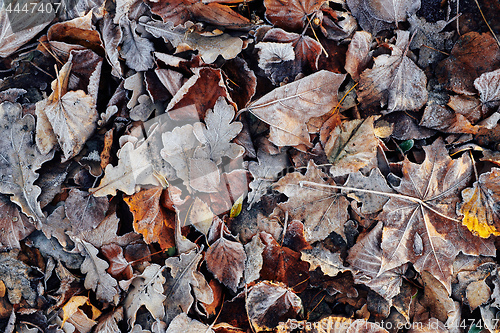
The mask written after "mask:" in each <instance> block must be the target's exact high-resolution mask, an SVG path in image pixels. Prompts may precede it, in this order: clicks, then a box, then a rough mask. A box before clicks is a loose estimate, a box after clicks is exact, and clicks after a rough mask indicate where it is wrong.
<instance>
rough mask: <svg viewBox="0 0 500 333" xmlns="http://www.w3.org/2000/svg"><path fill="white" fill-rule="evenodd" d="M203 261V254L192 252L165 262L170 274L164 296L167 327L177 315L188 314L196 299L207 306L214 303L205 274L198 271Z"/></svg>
mask: <svg viewBox="0 0 500 333" xmlns="http://www.w3.org/2000/svg"><path fill="white" fill-rule="evenodd" d="M201 259H202V254H201V253H200V252H197V251H196V250H192V251H190V252H189V253H181V255H180V256H179V257H172V258H168V259H167V260H166V261H165V265H166V267H168V268H169V270H168V272H169V274H168V276H167V281H166V283H165V286H164V289H165V291H164V292H162V294H163V295H165V319H164V321H165V322H166V323H167V325H168V324H170V322H171V321H172V320H173V319H174V318H175V317H176V316H177V315H179V314H181V313H183V312H184V313H187V312H188V311H189V310H190V309H191V307H192V306H193V303H194V301H195V299H196V300H198V301H200V302H202V303H205V304H210V303H212V302H213V293H212V289H211V288H210V286H209V285H208V282H207V281H206V280H205V277H204V276H203V274H201V273H200V272H199V271H198V270H197V269H198V264H199V263H200V261H201ZM193 296H194V297H193ZM157 317H160V318H162V317H163V316H157Z"/></svg>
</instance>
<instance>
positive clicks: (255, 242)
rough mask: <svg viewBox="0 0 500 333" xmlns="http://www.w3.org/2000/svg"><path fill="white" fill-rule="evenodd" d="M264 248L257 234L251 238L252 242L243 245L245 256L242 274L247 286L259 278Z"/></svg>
mask: <svg viewBox="0 0 500 333" xmlns="http://www.w3.org/2000/svg"><path fill="white" fill-rule="evenodd" d="M264 248H265V246H264V243H262V241H261V240H260V236H259V235H258V234H257V235H255V236H253V238H252V240H251V241H250V242H248V243H247V244H245V253H246V255H247V261H246V262H245V272H244V277H245V283H247V284H248V283H250V282H253V281H255V280H257V279H258V278H259V277H260V270H261V269H262V265H263V263H264V260H263V258H262V253H263V251H264Z"/></svg>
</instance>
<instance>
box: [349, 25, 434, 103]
mask: <svg viewBox="0 0 500 333" xmlns="http://www.w3.org/2000/svg"><path fill="white" fill-rule="evenodd" d="M397 36H398V38H397V40H396V45H394V46H392V54H391V55H390V56H389V55H387V54H383V55H380V56H378V57H377V58H375V59H374V60H375V64H374V66H373V68H372V69H366V70H365V71H363V73H361V76H360V79H359V94H358V98H359V100H360V102H361V103H362V104H363V105H370V104H373V103H375V102H380V105H382V106H383V107H385V106H386V105H387V110H386V112H387V113H389V112H393V111H398V110H418V109H420V108H421V107H422V106H424V105H425V103H426V102H427V88H426V86H427V77H426V76H425V73H424V72H423V71H422V70H421V69H420V68H418V66H417V65H415V63H414V62H413V61H411V60H410V58H408V57H407V50H408V43H409V38H410V33H409V32H408V31H402V30H398V31H397Z"/></svg>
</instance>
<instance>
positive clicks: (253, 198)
mask: <svg viewBox="0 0 500 333" xmlns="http://www.w3.org/2000/svg"><path fill="white" fill-rule="evenodd" d="M257 160H258V163H257V162H254V161H251V162H249V163H248V171H250V172H251V173H252V176H253V180H252V181H251V182H250V185H249V186H250V189H251V192H250V193H248V210H250V209H251V207H252V205H253V204H254V203H257V202H259V201H260V199H261V198H262V196H263V195H264V194H266V192H267V190H268V188H269V187H270V186H271V185H272V184H273V183H274V182H275V181H276V180H278V175H279V173H280V172H281V171H282V170H283V169H285V168H286V167H287V166H288V156H286V154H283V153H281V154H276V155H270V154H269V153H267V152H266V151H265V150H262V149H259V150H258V151H257Z"/></svg>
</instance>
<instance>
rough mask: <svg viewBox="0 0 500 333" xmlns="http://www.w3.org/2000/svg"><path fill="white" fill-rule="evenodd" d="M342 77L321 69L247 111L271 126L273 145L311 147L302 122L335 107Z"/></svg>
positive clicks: (262, 98)
mask: <svg viewBox="0 0 500 333" xmlns="http://www.w3.org/2000/svg"><path fill="white" fill-rule="evenodd" d="M344 79H345V75H344V74H335V73H332V72H328V71H325V70H322V71H319V72H316V73H314V74H311V75H309V76H306V77H305V78H303V79H300V80H297V81H295V82H292V83H289V84H286V85H284V86H282V87H279V88H276V89H274V90H273V91H271V92H270V93H268V94H267V95H265V96H263V97H261V98H259V99H258V100H257V101H254V102H252V103H250V104H249V105H248V106H247V108H246V109H247V110H248V111H250V112H251V113H252V114H254V115H255V116H256V117H257V118H259V119H260V120H262V121H264V122H266V123H267V124H269V125H271V132H270V135H269V136H270V141H271V142H272V143H274V144H275V145H277V146H297V145H300V144H303V145H306V146H308V147H310V146H311V142H310V139H309V133H308V130H307V126H306V122H307V121H308V120H309V119H311V118H313V117H319V116H322V115H324V114H325V113H327V112H329V111H330V110H332V109H333V108H334V107H335V106H336V105H337V90H338V88H339V86H340V84H341V83H342V82H343V81H344Z"/></svg>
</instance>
